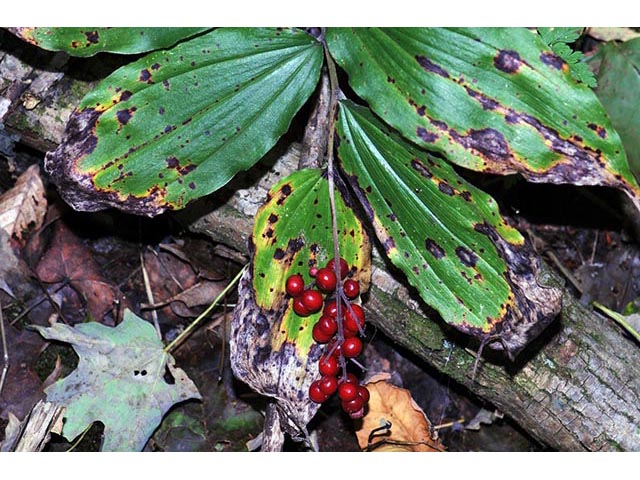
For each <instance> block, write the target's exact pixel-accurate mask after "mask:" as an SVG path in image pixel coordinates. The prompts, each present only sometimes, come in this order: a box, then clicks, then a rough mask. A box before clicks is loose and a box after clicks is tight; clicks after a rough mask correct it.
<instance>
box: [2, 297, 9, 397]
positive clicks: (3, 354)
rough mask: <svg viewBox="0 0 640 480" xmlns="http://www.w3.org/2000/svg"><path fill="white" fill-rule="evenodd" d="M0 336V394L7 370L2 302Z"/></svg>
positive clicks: (7, 355) (7, 359)
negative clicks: (0, 350)
mask: <svg viewBox="0 0 640 480" xmlns="http://www.w3.org/2000/svg"><path fill="white" fill-rule="evenodd" d="M0 336H2V360H3V362H4V363H3V365H2V375H0V394H2V387H4V380H5V378H6V377H7V371H8V370H9V352H8V351H7V337H6V336H5V333H4V317H3V316H2V303H1V302H0Z"/></svg>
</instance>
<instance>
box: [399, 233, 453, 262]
mask: <svg viewBox="0 0 640 480" xmlns="http://www.w3.org/2000/svg"><path fill="white" fill-rule="evenodd" d="M424 246H425V248H426V249H427V250H428V251H429V253H431V255H433V258H436V259H438V260H440V259H441V258H444V257H445V256H446V253H445V251H444V249H443V248H442V247H441V246H440V245H438V243H437V242H436V241H435V240H434V239H433V238H427V239H426V240H425V241H424ZM407 258H408V257H407Z"/></svg>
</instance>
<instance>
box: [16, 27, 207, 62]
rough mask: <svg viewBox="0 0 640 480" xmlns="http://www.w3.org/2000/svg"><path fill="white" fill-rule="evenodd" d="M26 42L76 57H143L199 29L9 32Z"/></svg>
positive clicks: (31, 29) (33, 29)
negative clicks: (129, 55)
mask: <svg viewBox="0 0 640 480" xmlns="http://www.w3.org/2000/svg"><path fill="white" fill-rule="evenodd" d="M8 30H9V31H10V32H11V33H13V34H14V35H16V36H18V37H20V38H21V39H22V40H24V41H26V42H29V43H31V44H33V45H37V46H38V47H40V48H44V49H45V50H55V51H58V50H61V51H63V52H66V53H68V54H69V55H73V56H76V57H90V56H92V55H95V54H96V53H99V52H111V53H142V52H148V51H150V50H156V49H158V48H167V47H170V46H171V45H174V44H175V43H177V42H178V41H179V40H182V39H184V38H187V37H190V36H192V35H195V34H197V33H199V32H201V31H203V30H206V29H205V28H199V27H179V28H178V27H170V28H157V27H156V28H149V27H15V28H9V29H8Z"/></svg>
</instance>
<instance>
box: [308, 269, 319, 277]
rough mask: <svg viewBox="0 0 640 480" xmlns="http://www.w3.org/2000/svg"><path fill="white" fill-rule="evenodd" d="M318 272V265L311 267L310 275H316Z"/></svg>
mask: <svg viewBox="0 0 640 480" xmlns="http://www.w3.org/2000/svg"><path fill="white" fill-rule="evenodd" d="M317 274H318V267H311V268H310V269H309V276H310V277H315V276H316V275H317Z"/></svg>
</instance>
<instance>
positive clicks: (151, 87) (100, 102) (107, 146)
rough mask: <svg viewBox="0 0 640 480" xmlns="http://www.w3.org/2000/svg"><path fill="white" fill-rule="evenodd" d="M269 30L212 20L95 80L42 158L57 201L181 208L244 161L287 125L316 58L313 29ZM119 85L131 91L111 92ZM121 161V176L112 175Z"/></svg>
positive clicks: (92, 206)
mask: <svg viewBox="0 0 640 480" xmlns="http://www.w3.org/2000/svg"><path fill="white" fill-rule="evenodd" d="M274 35H275V30H274V29H268V28H265V29H260V28H250V29H248V28H220V29H217V30H214V31H213V32H210V33H206V34H203V35H201V36H198V37H196V38H194V39H191V40H187V41H185V42H182V43H180V44H178V45H177V46H175V47H174V48H172V49H171V50H169V51H158V52H154V53H151V54H149V55H147V56H145V57H143V58H141V59H139V60H137V61H135V62H133V63H130V64H128V65H125V66H123V67H121V68H120V69H118V70H116V71H115V72H114V73H113V74H111V75H110V76H109V77H107V78H106V79H105V80H103V81H102V82H101V83H100V84H99V85H98V86H97V87H96V88H95V89H94V90H93V91H91V92H90V93H89V94H88V95H87V96H86V97H85V98H84V99H83V100H82V102H81V104H80V105H79V106H78V108H77V109H76V111H75V112H74V113H73V114H72V115H71V119H70V122H69V124H68V127H67V130H66V133H65V138H64V140H63V142H62V144H61V145H60V146H59V147H58V149H57V150H56V151H54V152H49V154H48V155H47V158H46V161H45V163H46V169H47V171H48V172H49V173H50V174H51V176H52V178H53V180H54V181H55V182H56V183H57V184H58V185H59V186H60V187H61V188H60V189H59V190H60V193H61V194H62V196H63V197H64V198H65V200H67V201H68V202H69V203H70V204H71V205H72V206H73V207H74V208H76V209H79V210H86V211H95V210H100V209H105V208H108V207H116V208H120V209H122V210H125V211H127V212H130V213H136V214H145V215H149V216H153V215H157V214H159V213H162V212H163V211H165V210H167V209H171V210H175V209H179V208H183V207H184V206H185V205H186V204H187V203H189V202H190V201H192V200H194V199H197V198H199V197H202V196H203V195H207V194H209V193H211V192H213V191H215V190H217V189H219V188H220V187H222V186H223V185H225V184H226V183H227V182H229V181H230V180H231V179H232V178H233V176H234V175H235V174H236V173H238V172H240V171H243V170H246V169H248V168H250V167H251V166H253V165H254V164H255V163H256V162H257V161H258V160H260V158H262V157H263V156H264V154H265V153H266V152H267V151H269V150H270V149H271V148H272V147H273V145H275V143H276V142H277V140H278V138H280V136H281V135H283V134H284V133H285V132H286V131H287V130H288V128H289V124H290V122H291V120H292V119H293V117H294V115H295V114H296V112H297V111H298V110H299V109H300V108H301V107H302V105H303V104H304V103H305V101H306V100H307V98H308V97H309V96H310V95H311V93H312V92H313V90H314V88H315V85H316V82H317V80H318V77H319V74H320V68H321V65H322V45H321V44H320V43H318V42H317V41H316V40H315V39H314V38H312V37H310V36H309V35H307V34H306V33H304V32H302V31H300V30H295V29H290V30H284V31H282V32H280V35H279V36H277V37H275V36H274ZM268 39H271V41H268ZM256 40H260V44H261V47H260V48H258V49H256V48H255V47H254V46H253V45H254V44H255V43H256ZM211 45H219V47H218V48H215V49H210V48H208V47H210V46H211ZM205 47H207V48H205ZM203 51H204V53H203ZM180 58H182V60H179V59H180ZM192 61H196V66H195V67H193V66H191V62H192ZM156 64H158V65H161V67H159V68H156V69H154V68H153V66H154V65H156ZM141 72H150V73H151V78H150V79H149V80H150V81H149V82H145V81H140V75H141ZM145 75H146V74H145ZM194 80H196V81H197V83H198V84H199V86H198V87H196V86H194ZM169 81H170V85H171V88H170V89H169V90H168V91H167V90H165V85H166V84H167V83H166V82H169ZM196 88H201V89H204V91H206V92H207V94H206V95H200V94H199V93H198V94H196V92H195V91H194V89H196ZM116 90H118V91H117V92H116ZM124 91H128V92H131V95H130V96H128V97H127V99H126V100H125V101H119V99H121V98H123V97H122V92H124ZM114 100H115V102H114ZM134 109H135V110H134ZM160 109H162V111H160ZM87 112H90V114H88V113H87ZM134 112H135V113H134ZM206 132H208V134H207V133H206ZM87 137H91V138H93V139H94V141H95V146H94V149H93V150H92V151H91V152H87V151H83V149H82V148H80V147H81V145H79V144H82V143H83V142H86V140H85V139H86V138H87ZM123 138H128V140H127V141H123ZM178 152H179V154H178ZM170 156H175V157H177V158H179V159H180V162H181V163H180V168H179V169H175V168H173V169H172V168H167V165H166V162H165V161H164V159H165V158H167V157H170ZM122 163H126V165H127V170H128V171H129V172H131V175H129V176H126V177H125V176H122V175H120V172H119V171H118V170H117V168H118V165H119V164H122ZM159 173H163V175H164V178H163V184H162V186H163V188H162V189H158V188H157V187H158V185H157V178H158V174H159ZM164 183H166V185H164ZM189 185H195V187H196V188H191V187H189Z"/></svg>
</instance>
